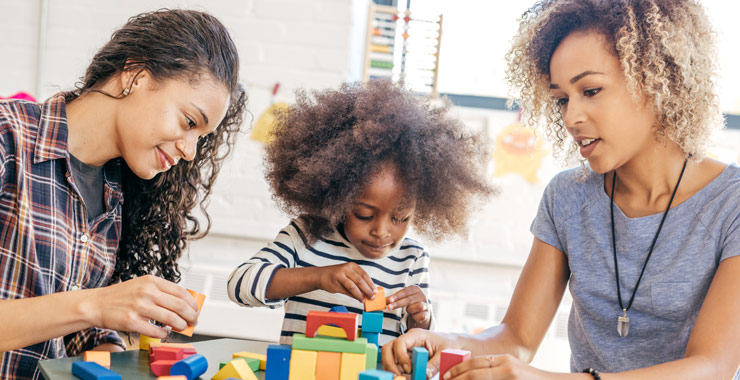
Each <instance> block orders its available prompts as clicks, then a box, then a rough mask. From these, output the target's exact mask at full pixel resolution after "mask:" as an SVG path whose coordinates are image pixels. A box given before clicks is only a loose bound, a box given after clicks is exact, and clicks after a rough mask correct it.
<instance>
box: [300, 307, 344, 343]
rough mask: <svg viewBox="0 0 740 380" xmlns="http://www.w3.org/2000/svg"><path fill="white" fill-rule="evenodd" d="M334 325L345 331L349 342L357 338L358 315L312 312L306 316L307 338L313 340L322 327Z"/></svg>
mask: <svg viewBox="0 0 740 380" xmlns="http://www.w3.org/2000/svg"><path fill="white" fill-rule="evenodd" d="M323 325H334V326H337V327H339V328H341V329H343V330H344V332H345V333H346V334H347V340H355V339H356V338H357V314H353V313H334V312H331V311H316V310H311V311H309V312H308V313H307V314H306V336H307V337H309V338H313V337H314V336H315V335H316V331H317V330H318V329H319V327H320V326H323Z"/></svg>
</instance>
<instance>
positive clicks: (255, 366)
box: [218, 357, 260, 372]
mask: <svg viewBox="0 0 740 380" xmlns="http://www.w3.org/2000/svg"><path fill="white" fill-rule="evenodd" d="M233 360H244V362H246V363H247V367H249V369H251V370H252V372H256V371H259V370H260V361H259V359H254V358H245V357H238V358H236V359H233ZM227 363H228V362H221V363H219V364H218V369H221V368H224V366H225V365H226V364H227Z"/></svg>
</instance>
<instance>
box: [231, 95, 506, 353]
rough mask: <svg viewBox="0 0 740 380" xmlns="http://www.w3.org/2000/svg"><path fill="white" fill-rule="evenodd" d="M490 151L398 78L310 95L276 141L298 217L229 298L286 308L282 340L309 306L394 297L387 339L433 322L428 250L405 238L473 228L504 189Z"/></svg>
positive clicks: (300, 323) (287, 197) (278, 173)
mask: <svg viewBox="0 0 740 380" xmlns="http://www.w3.org/2000/svg"><path fill="white" fill-rule="evenodd" d="M485 157H486V151H485V149H484V145H482V142H481V139H480V138H479V136H477V135H470V134H467V133H466V132H465V131H464V128H463V125H462V124H461V123H460V122H459V121H457V120H454V119H452V118H450V117H449V116H448V115H447V108H446V107H444V106H443V107H438V108H436V107H432V106H431V105H430V104H429V102H428V101H424V100H421V99H419V98H417V97H415V96H414V95H413V94H412V93H410V92H408V91H406V90H404V89H402V88H401V87H400V86H399V85H394V84H393V83H391V82H388V81H371V82H370V83H368V84H345V85H343V86H342V87H341V88H339V89H338V90H325V91H321V92H316V93H314V99H311V98H310V97H309V96H308V95H307V94H306V93H299V94H298V97H297V101H296V104H295V105H294V106H292V107H291V108H290V109H289V110H287V111H286V113H284V114H282V115H281V116H280V117H279V118H278V122H277V126H276V129H275V131H274V135H273V136H272V140H271V142H270V143H269V145H268V146H267V156H266V159H265V161H266V164H267V174H266V176H267V180H268V182H269V183H270V186H271V187H272V190H273V193H274V198H275V199H276V200H277V201H278V204H279V205H280V207H281V208H282V209H283V210H285V211H286V212H287V213H288V214H290V215H293V216H294V217H295V218H294V219H293V220H292V221H291V222H290V224H289V225H288V226H286V227H285V228H283V229H282V230H281V231H280V232H279V233H278V236H277V238H275V241H273V242H272V243H270V244H269V245H268V246H267V247H265V248H263V249H261V250H260V251H259V252H257V253H256V254H255V255H254V256H253V257H252V258H251V259H249V260H247V261H246V262H245V263H243V264H242V265H240V266H239V267H238V268H236V269H235V270H234V272H233V273H232V274H231V277H230V278H229V282H228V290H229V297H230V298H231V299H232V300H233V301H234V302H237V303H239V304H241V305H245V306H266V307H270V308H276V307H280V306H284V307H285V319H284V321H283V329H282V334H281V339H280V341H281V342H282V343H288V342H290V341H291V339H292V336H293V333H297V332H304V331H305V320H306V314H307V313H308V311H309V310H323V311H326V310H327V309H329V308H331V307H333V306H345V307H346V308H347V309H348V310H349V311H350V312H354V313H361V312H362V311H363V306H362V302H363V300H364V299H365V298H368V299H372V298H374V296H375V294H376V291H377V290H376V286H379V287H382V288H383V291H384V294H386V295H388V296H389V297H388V298H387V302H388V306H387V309H388V310H386V311H385V312H384V313H383V316H384V318H383V331H382V333H381V334H380V336H379V341H378V342H375V343H379V344H380V345H382V344H385V343H386V342H388V341H390V340H392V339H393V338H395V337H398V336H399V335H400V334H401V333H403V332H405V331H406V330H408V329H411V328H414V327H418V328H423V329H429V328H430V327H431V326H432V324H433V318H432V311H431V308H430V306H431V303H430V301H429V273H428V265H429V254H428V253H427V252H426V251H424V249H423V248H422V247H421V246H420V245H419V243H417V242H415V241H414V240H411V239H409V238H407V237H405V236H406V232H407V230H408V228H409V226H414V228H415V230H416V231H417V232H419V233H421V234H423V235H425V236H427V237H429V238H431V239H433V240H440V239H443V238H444V237H446V236H449V235H451V234H456V233H464V232H465V230H466V222H467V219H468V215H469V214H470V212H471V211H472V210H474V204H475V201H476V200H480V199H483V198H485V197H486V196H487V195H489V194H491V193H492V192H493V190H492V188H491V187H489V185H488V184H487V182H486V180H485V178H484V173H483V171H484V169H485Z"/></svg>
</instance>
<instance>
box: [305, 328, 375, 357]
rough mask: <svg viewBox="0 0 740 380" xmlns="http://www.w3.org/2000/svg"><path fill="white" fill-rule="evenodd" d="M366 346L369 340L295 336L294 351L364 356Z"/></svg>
mask: <svg viewBox="0 0 740 380" xmlns="http://www.w3.org/2000/svg"><path fill="white" fill-rule="evenodd" d="M366 345H367V339H365V338H357V339H355V340H344V339H337V338H327V337H321V336H317V337H313V338H309V337H307V336H305V335H303V334H299V333H295V334H293V349H295V350H310V351H329V352H352V353H355V354H364V353H365V346H366Z"/></svg>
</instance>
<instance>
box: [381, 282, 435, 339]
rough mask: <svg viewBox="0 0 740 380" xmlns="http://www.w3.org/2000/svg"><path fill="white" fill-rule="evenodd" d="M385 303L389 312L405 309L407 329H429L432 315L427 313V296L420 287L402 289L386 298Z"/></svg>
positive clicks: (413, 286)
mask: <svg viewBox="0 0 740 380" xmlns="http://www.w3.org/2000/svg"><path fill="white" fill-rule="evenodd" d="M387 301H388V309H389V310H393V309H398V308H402V307H405V308H406V313H407V314H408V315H409V320H408V323H409V328H421V329H429V323H430V322H431V320H432V319H431V316H432V314H431V313H430V312H429V304H428V303H427V296H426V295H425V294H424V292H422V291H421V288H420V287H418V286H416V285H412V286H408V287H406V288H403V289H401V290H399V291H398V292H396V293H395V294H393V295H392V296H390V297H388V300H387Z"/></svg>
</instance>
